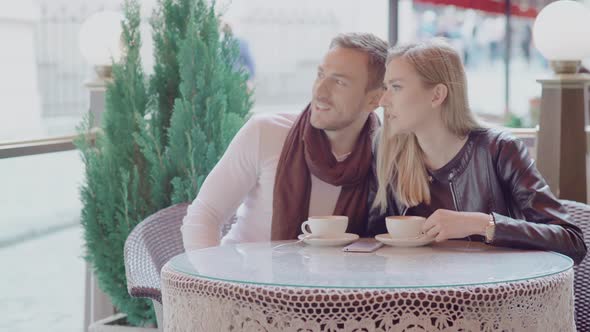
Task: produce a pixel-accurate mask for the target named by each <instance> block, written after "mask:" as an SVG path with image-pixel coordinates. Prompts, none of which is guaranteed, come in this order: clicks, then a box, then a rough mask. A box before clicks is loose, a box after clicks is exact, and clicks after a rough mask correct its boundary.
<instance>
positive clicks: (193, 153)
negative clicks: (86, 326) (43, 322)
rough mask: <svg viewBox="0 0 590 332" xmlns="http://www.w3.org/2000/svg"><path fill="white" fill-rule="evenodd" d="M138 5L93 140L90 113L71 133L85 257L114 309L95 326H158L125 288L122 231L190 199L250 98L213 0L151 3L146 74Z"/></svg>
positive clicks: (128, 6)
mask: <svg viewBox="0 0 590 332" xmlns="http://www.w3.org/2000/svg"><path fill="white" fill-rule="evenodd" d="M139 10H140V8H139V3H138V1H137V0H126V2H125V4H124V13H125V19H124V21H123V22H122V27H123V36H122V42H123V45H124V47H125V55H124V56H123V58H122V60H121V61H120V62H119V63H114V64H113V81H112V83H110V84H109V85H108V87H107V92H106V104H105V105H106V106H105V113H104V114H103V118H102V123H101V130H99V132H98V134H97V137H96V140H95V144H92V143H91V141H90V140H89V139H87V137H89V135H88V131H89V130H90V128H91V127H92V122H91V119H89V120H87V121H86V123H85V125H83V126H82V128H81V135H80V138H79V139H78V141H77V145H78V147H79V149H80V151H81V154H82V158H83V161H84V163H85V170H86V180H85V183H84V184H83V185H82V187H81V199H82V202H83V209H82V216H81V223H82V226H83V228H84V240H85V251H86V252H85V258H86V260H87V261H88V262H89V263H90V265H91V266H92V270H93V272H94V273H95V275H96V276H97V279H98V284H99V287H100V288H101V289H102V290H103V291H104V292H105V293H106V294H107V295H109V296H110V298H111V300H112V302H113V304H114V306H115V307H116V309H117V311H118V312H119V313H120V314H119V315H118V316H115V317H111V318H110V319H107V320H105V321H102V322H100V324H96V323H95V324H94V325H92V330H93V331H111V330H112V331H116V330H118V329H119V328H121V327H122V326H119V327H118V328H117V329H115V327H114V326H111V327H107V326H106V325H105V324H106V323H107V322H110V321H118V323H115V324H124V325H133V326H143V327H149V326H152V327H153V326H155V315H154V312H153V308H152V305H151V302H150V301H148V300H145V299H135V298H131V297H130V296H129V295H128V293H127V286H126V279H125V267H124V262H123V247H124V243H125V239H126V238H127V236H128V234H129V233H130V232H131V230H132V229H133V227H134V226H135V225H137V224H138V223H139V222H141V221H142V220H143V219H144V218H145V217H147V216H149V215H150V214H152V213H154V212H156V211H157V210H159V209H162V208H164V207H167V206H169V205H171V204H173V203H176V202H183V201H190V200H192V199H194V197H195V196H196V194H197V193H198V190H199V187H200V185H201V183H202V182H203V180H204V178H205V177H206V176H207V174H208V173H209V171H210V170H211V169H212V168H213V166H214V165H215V164H216V163H217V161H218V160H219V158H220V157H221V156H222V154H223V153H224V151H225V149H226V147H227V145H228V144H229V142H230V140H231V139H232V138H233V136H234V135H235V133H236V132H237V131H238V130H239V128H240V127H241V126H242V124H243V123H244V121H245V119H246V116H247V113H248V111H249V110H250V107H251V105H252V102H251V94H250V92H249V91H248V89H247V85H246V82H247V78H248V77H247V74H246V71H245V70H242V69H240V68H239V67H236V63H237V58H238V47H237V43H236V41H235V39H234V38H233V37H232V36H231V35H226V34H221V35H220V32H219V17H218V16H217V14H216V13H215V10H214V7H213V5H210V4H207V3H206V2H205V1H204V0H160V1H159V2H158V9H157V10H156V12H155V14H154V18H153V19H152V22H151V23H152V28H153V31H154V36H153V38H154V45H155V54H154V56H155V68H154V74H153V76H152V77H149V78H146V75H145V74H144V72H143V70H142V66H141V59H140V56H139V49H140V46H141V37H142V36H140V33H139V25H140V11H139ZM107 328H108V329H107ZM110 328H112V329H110ZM135 329H137V328H135ZM136 331H140V330H136Z"/></svg>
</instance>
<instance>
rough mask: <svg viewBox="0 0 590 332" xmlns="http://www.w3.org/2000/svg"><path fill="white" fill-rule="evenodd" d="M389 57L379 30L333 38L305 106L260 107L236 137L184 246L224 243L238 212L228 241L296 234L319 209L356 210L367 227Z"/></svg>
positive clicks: (354, 219) (187, 225)
mask: <svg viewBox="0 0 590 332" xmlns="http://www.w3.org/2000/svg"><path fill="white" fill-rule="evenodd" d="M386 57H387V43H386V42H385V41H383V40H381V39H379V38H377V37H375V36H373V35H371V34H357V33H349V34H341V35H338V36H337V37H336V38H334V39H333V40H332V42H331V44H330V48H329V50H328V53H327V54H326V55H325V57H324V59H323V61H322V63H321V64H320V66H319V67H318V72H317V77H316V80H315V82H314V85H313V90H312V101H311V103H310V104H309V105H308V106H307V108H306V109H305V110H304V111H303V112H302V113H301V114H272V115H259V116H255V117H253V118H252V119H250V120H249V121H248V122H247V123H246V124H245V125H244V127H243V128H242V129H240V131H239V132H238V133H237V135H236V136H235V137H234V139H233V141H232V142H231V144H230V145H229V147H228V148H227V151H226V152H225V154H224V156H223V157H222V159H221V160H220V161H219V163H218V164H217V165H216V166H215V168H214V169H213V170H212V171H211V173H210V174H209V175H208V177H207V179H206V180H205V182H204V183H203V185H202V187H201V190H200V191H199V195H198V196H197V198H196V199H195V200H194V202H193V203H192V204H191V205H190V206H189V208H188V211H187V215H186V217H185V218H184V220H183V226H182V236H183V241H184V246H185V249H186V250H191V249H198V248H204V247H209V246H215V245H218V244H219V243H220V236H219V229H220V227H221V225H222V224H224V223H227V222H229V220H230V219H231V217H232V216H233V215H234V214H236V215H237V221H236V223H235V224H234V225H232V228H231V230H230V231H229V233H228V234H227V235H226V236H225V237H224V239H223V243H237V242H255V241H269V240H284V239H294V238H296V237H297V235H298V234H299V233H300V225H301V224H302V223H303V222H304V221H305V220H306V219H307V217H308V216H310V215H331V214H337V215H347V216H348V217H349V226H348V230H347V231H348V232H353V233H362V232H363V231H364V228H365V222H366V216H367V210H368V207H367V194H368V189H369V188H368V174H369V171H370V167H371V161H372V151H371V143H372V136H373V131H374V130H375V129H376V128H377V127H378V120H377V118H376V116H375V114H374V113H373V111H374V110H375V109H376V108H377V107H378V102H379V99H380V97H381V94H382V89H381V85H382V81H383V75H384V71H385V59H386ZM238 208H239V209H238Z"/></svg>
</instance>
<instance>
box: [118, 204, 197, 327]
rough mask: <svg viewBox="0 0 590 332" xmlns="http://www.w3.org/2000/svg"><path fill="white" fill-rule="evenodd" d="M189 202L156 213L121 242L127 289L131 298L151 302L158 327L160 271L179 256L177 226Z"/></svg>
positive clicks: (178, 230)
mask: <svg viewBox="0 0 590 332" xmlns="http://www.w3.org/2000/svg"><path fill="white" fill-rule="evenodd" d="M188 205H189V203H181V204H176V205H173V206H170V207H168V208H165V209H163V210H160V211H158V212H156V213H154V214H152V215H151V216H149V217H147V218H146V219H145V220H143V221H142V222H141V223H139V224H138V225H137V226H135V228H134V229H133V231H131V233H130V234H129V236H128V237H127V240H126V241H125V251H124V255H125V274H126V276H127V290H128V292H129V295H131V296H132V297H143V298H149V299H152V302H153V303H154V309H155V311H156V317H157V320H158V326H162V324H161V322H162V304H161V303H162V292H161V289H160V271H161V270H162V267H163V266H164V264H166V262H168V261H169V260H170V259H171V258H172V257H174V256H176V255H178V254H180V253H183V252H184V247H183V245H182V235H181V233H180V226H181V225H182V218H183V217H184V216H185V215H186V209H187V207H188Z"/></svg>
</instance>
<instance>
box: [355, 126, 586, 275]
mask: <svg viewBox="0 0 590 332" xmlns="http://www.w3.org/2000/svg"><path fill="white" fill-rule="evenodd" d="M430 175H431V178H430V193H431V197H432V202H431V205H430V206H427V205H426V204H420V205H418V206H415V207H407V206H403V204H401V203H400V202H399V201H397V200H396V199H395V197H394V195H393V194H390V195H389V197H388V207H387V211H386V213H385V214H381V213H380V211H379V210H378V209H371V211H370V213H369V222H368V225H367V227H368V228H367V235H369V236H373V235H376V234H380V233H386V232H387V230H386V228H385V216H390V215H405V214H408V215H421V216H424V217H428V216H429V215H430V214H431V213H432V212H434V211H435V210H436V209H438V208H443V209H449V210H456V211H467V212H483V213H493V214H494V217H495V221H496V227H495V235H494V239H493V241H492V243H491V244H492V245H497V246H503V247H512V248H521V249H539V250H551V251H555V252H558V253H562V254H564V255H567V256H569V257H571V258H572V259H573V260H574V262H575V263H576V264H579V263H580V262H581V261H582V259H583V258H584V256H585V255H586V251H587V248H586V245H585V244H584V237H583V234H582V231H581V230H580V228H579V227H577V226H575V225H574V224H572V223H571V222H570V221H569V215H568V214H567V211H566V210H565V208H564V207H563V206H562V205H561V203H560V202H559V200H557V199H556V198H555V196H554V195H553V194H552V193H551V191H550V189H549V186H548V185H547V183H546V182H545V180H544V179H543V177H542V176H541V174H540V173H539V171H538V170H537V168H536V166H535V163H534V161H533V160H532V159H531V158H530V156H529V154H528V151H527V148H526V147H525V146H524V144H523V143H522V142H521V141H520V140H518V139H516V138H513V137H511V136H510V135H509V134H507V133H504V132H502V131H500V130H497V129H478V130H474V131H472V132H471V133H470V135H469V138H468V140H467V142H466V144H465V145H464V147H463V148H462V149H461V151H460V152H459V153H458V154H457V156H455V158H453V159H452V160H451V161H450V162H449V163H448V164H447V165H445V166H444V167H442V168H441V169H439V170H437V171H435V172H432V173H431V174H430ZM372 181H373V183H372V186H371V192H370V194H369V206H371V205H372V204H373V200H374V197H375V193H376V188H377V186H376V177H375V174H373V179H372ZM470 238H471V239H472V240H478V241H483V240H484V238H483V237H482V236H479V235H473V236H471V237H470Z"/></svg>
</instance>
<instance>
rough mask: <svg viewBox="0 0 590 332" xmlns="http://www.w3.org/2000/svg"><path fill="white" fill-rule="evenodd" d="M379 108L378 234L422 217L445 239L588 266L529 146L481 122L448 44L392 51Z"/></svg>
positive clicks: (372, 225) (374, 221)
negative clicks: (406, 218) (552, 255)
mask: <svg viewBox="0 0 590 332" xmlns="http://www.w3.org/2000/svg"><path fill="white" fill-rule="evenodd" d="M490 93H494V91H490ZM380 105H381V106H382V107H383V108H384V126H383V128H382V131H381V132H380V134H379V137H378V138H377V139H378V147H377V160H376V165H375V173H376V174H375V176H376V180H377V181H376V182H377V183H378V185H376V186H374V190H373V192H372V195H370V197H369V199H370V200H372V206H373V209H372V212H371V216H370V218H369V225H368V232H369V234H373V235H374V234H379V233H385V232H386V230H385V222H384V217H385V216H387V215H418V216H423V217H426V218H427V220H426V223H425V225H424V228H423V231H424V232H425V234H427V235H428V236H431V237H433V238H435V240H436V241H444V240H447V239H461V238H466V237H468V238H470V239H474V240H480V241H486V242H487V243H489V244H491V245H497V246H505V247H513V248H523V249H541V250H552V251H556V252H559V253H562V254H565V255H567V256H570V257H571V258H572V259H573V260H574V262H575V263H576V264H579V263H580V262H581V261H582V259H583V258H584V256H585V255H586V251H587V249H586V245H585V244H584V239H583V235H582V231H581V230H580V229H579V228H578V227H577V226H575V225H573V224H572V223H570V222H569V221H568V219H569V216H568V214H567V212H566V211H565V209H564V207H563V206H562V205H561V203H560V202H559V201H558V200H557V199H556V198H555V196H554V195H553V194H552V193H551V191H550V190H549V187H548V186H547V184H546V183H545V180H544V179H543V177H542V176H541V174H540V173H539V172H538V171H537V168H536V167H535V164H534V162H533V160H532V159H531V158H530V157H529V155H528V153H527V150H526V147H525V146H524V145H523V144H522V143H521V142H520V141H519V140H517V139H515V138H513V137H511V136H510V135H508V134H507V133H504V132H502V131H500V130H496V129H488V128H483V127H482V126H481V125H479V124H478V123H477V121H476V120H475V118H474V116H473V114H472V112H471V111H470V109H469V106H468V102H467V84H466V78H465V72H464V70H463V65H462V64H461V60H460V58H459V55H458V54H457V52H456V51H454V50H453V49H452V48H451V47H450V46H449V45H448V44H446V43H444V42H442V41H439V40H432V41H429V42H424V43H419V44H410V45H404V46H398V47H394V48H393V49H391V50H390V51H389V55H388V58H387V65H386V73H385V79H384V92H383V96H382V98H381V101H380Z"/></svg>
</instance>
